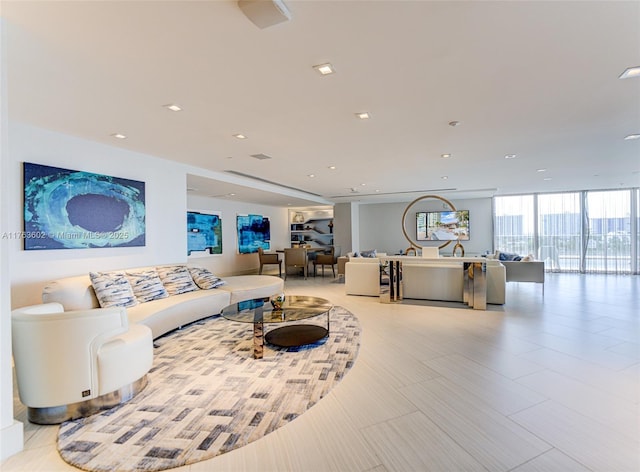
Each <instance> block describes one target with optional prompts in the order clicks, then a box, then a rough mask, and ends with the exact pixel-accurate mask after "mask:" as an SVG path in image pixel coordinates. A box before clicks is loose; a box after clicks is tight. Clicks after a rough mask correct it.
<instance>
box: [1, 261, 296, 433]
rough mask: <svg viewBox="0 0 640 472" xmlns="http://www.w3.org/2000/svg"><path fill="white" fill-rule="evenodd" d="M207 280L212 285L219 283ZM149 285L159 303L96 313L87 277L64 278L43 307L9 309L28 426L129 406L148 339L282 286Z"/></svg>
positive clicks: (272, 282) (145, 366)
mask: <svg viewBox="0 0 640 472" xmlns="http://www.w3.org/2000/svg"><path fill="white" fill-rule="evenodd" d="M167 267H168V268H171V267H172V266H163V268H165V269H166V268H167ZM176 267H177V266H176ZM153 269H154V268H152V267H142V268H136V269H127V270H123V271H113V272H114V273H124V274H127V275H129V274H140V273H145V272H146V273H149V272H153ZM187 273H188V272H187ZM94 275H95V274H94ZM210 275H212V276H213V274H210ZM213 278H214V279H215V280H216V281H218V282H216V285H217V284H218V283H219V279H217V278H215V276H213ZM194 279H195V277H194ZM147 280H148V279H147ZM94 281H95V280H94ZM156 282H157V283H155V284H153V285H152V287H153V289H157V288H158V287H159V288H160V290H161V292H162V293H161V296H162V298H158V299H154V300H151V301H143V302H140V301H139V300H131V301H130V305H133V306H105V307H101V304H100V302H99V301H98V299H99V297H98V296H96V291H95V290H94V285H93V284H92V279H91V277H90V276H89V274H87V275H80V276H75V277H63V278H60V279H57V280H54V281H51V282H49V283H48V284H47V285H46V286H45V287H44V290H43V293H42V301H43V303H42V304H40V305H33V306H29V307H22V308H18V309H15V310H13V312H12V338H13V339H12V341H13V342H12V344H13V356H14V361H15V368H16V378H17V384H18V391H19V394H20V399H21V401H22V402H23V404H24V405H26V406H27V407H28V417H29V420H30V421H32V422H34V423H41V424H55V423H60V422H62V421H66V420H68V419H73V418H79V417H82V416H87V415H90V414H93V413H95V412H96V411H99V410H102V409H105V408H110V407H113V406H115V405H117V404H119V403H123V402H125V401H127V400H129V399H131V398H132V397H133V396H134V395H135V394H137V393H138V392H139V391H140V390H142V389H143V388H144V386H145V385H146V374H147V372H148V371H149V369H150V368H151V366H152V362H153V339H155V338H157V337H159V336H162V335H163V334H165V333H167V332H169V331H172V330H174V329H176V328H179V327H181V326H184V325H186V324H188V323H191V322H194V321H197V320H200V319H202V318H206V317H208V316H212V315H215V314H218V313H220V311H221V310H222V308H224V307H225V306H227V305H229V304H232V303H236V302H239V301H244V300H249V299H252V298H261V297H269V296H271V295H274V294H276V293H282V291H283V289H284V282H283V280H282V279H280V278H279V277H274V276H269V275H242V276H233V277H226V278H225V279H224V280H223V282H224V285H221V286H218V287H217V288H210V289H202V288H198V287H197V286H196V287H195V289H194V287H190V289H189V290H190V291H187V292H185V293H179V294H172V293H173V292H171V291H169V290H167V291H166V292H165V289H164V288H163V287H164V286H167V287H168V286H169V285H168V284H167V282H166V280H162V281H161V280H159V278H157V280H156ZM160 282H162V283H160ZM192 282H193V280H192ZM194 284H195V282H194ZM202 285H203V286H205V285H204V284H202ZM99 291H100V290H99ZM131 292H132V296H133V295H134V293H133V292H134V291H133V289H132V290H131ZM99 295H100V294H99ZM156 295H157V294H156ZM149 298H152V297H149ZM103 301H104V300H103Z"/></svg>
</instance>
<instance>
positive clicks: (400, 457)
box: [0, 274, 640, 472]
mask: <svg viewBox="0 0 640 472" xmlns="http://www.w3.org/2000/svg"><path fill="white" fill-rule="evenodd" d="M286 292H287V293H290V294H308V295H316V296H322V297H325V298H328V299H330V300H331V301H332V302H333V303H334V304H335V305H341V306H344V307H345V308H347V309H349V310H350V311H352V312H353V313H355V314H356V315H357V316H358V318H359V319H360V323H361V326H362V345H361V348H360V354H359V357H358V360H357V362H356V364H355V366H354V367H353V369H352V370H351V371H350V372H349V374H348V375H347V376H346V377H345V379H344V380H343V381H342V382H341V383H340V384H339V385H338V386H337V387H336V388H335V389H334V390H332V391H331V392H330V393H329V395H328V396H327V397H325V398H324V399H323V400H322V401H321V402H319V403H318V404H317V405H315V406H314V407H313V408H311V409H310V410H309V411H308V412H306V413H305V414H304V415H302V416H301V417H300V418H298V419H296V420H295V421H293V422H292V423H290V424H289V425H287V426H285V427H283V428H281V429H279V430H277V431H275V432H274V433H272V434H270V435H268V436H266V437H264V438H262V439H260V440H259V441H256V442H255V443H252V444H250V445H248V446H246V447H243V448H241V449H238V450H236V451H232V452H230V453H228V454H224V455H222V456H220V457H217V458H214V459H212V460H209V461H205V462H201V463H198V464H193V465H191V466H186V467H182V468H180V469H174V470H176V471H190V472H204V471H305V472H306V471H310V472H316V471H317V472H324V471H340V472H342V471H348V472H354V471H370V472H385V471H386V472H391V471H435V472H446V471H452V472H458V471H475V470H477V471H490V472H494V471H496V472H499V471H514V472H555V471H558V472H566V471H598V472H637V471H640V442H639V439H640V277H638V276H635V277H631V276H604V275H588V276H585V275H576V274H549V275H548V280H547V283H546V288H545V294H544V297H543V295H542V290H541V287H540V286H538V285H535V284H524V283H522V284H509V285H508V288H507V304H506V305H505V306H491V305H490V306H489V309H488V310H487V311H477V310H471V309H468V308H465V307H463V306H461V305H457V304H442V303H426V302H405V303H403V304H393V305H385V304H380V303H378V301H377V299H376V298H370V297H355V296H346V295H344V285H342V284H340V283H335V282H334V280H333V279H332V278H331V277H325V278H321V277H317V278H316V279H313V278H309V279H307V280H304V279H302V278H296V277H289V278H288V280H287V282H286ZM16 414H17V417H18V419H20V420H21V421H25V419H24V418H25V413H24V408H22V407H21V405H20V404H19V402H16ZM56 431H57V427H55V426H51V427H41V426H36V425H31V424H29V423H25V439H26V442H25V450H24V451H23V452H21V453H19V454H17V455H15V456H13V457H11V458H9V459H8V460H6V461H4V462H3V463H2V465H1V467H0V469H1V470H2V471H3V472H10V471H23V470H24V471H26V470H28V471H60V470H77V469H75V468H73V467H71V466H69V465H67V464H66V463H64V462H63V461H62V460H61V459H60V458H59V456H58V454H57V452H56V448H55V439H56Z"/></svg>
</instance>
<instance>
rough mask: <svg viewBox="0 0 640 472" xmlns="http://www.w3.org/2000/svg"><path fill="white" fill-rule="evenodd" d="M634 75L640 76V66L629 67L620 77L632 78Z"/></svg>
mask: <svg viewBox="0 0 640 472" xmlns="http://www.w3.org/2000/svg"><path fill="white" fill-rule="evenodd" d="M634 77H640V66H635V67H629V68H628V69H626V70H625V71H624V72H623V73H622V74H620V77H618V78H619V79H632V78H634Z"/></svg>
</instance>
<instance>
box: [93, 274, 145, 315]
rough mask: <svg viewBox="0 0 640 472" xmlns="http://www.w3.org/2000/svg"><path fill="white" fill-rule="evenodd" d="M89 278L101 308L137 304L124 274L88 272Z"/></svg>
mask: <svg viewBox="0 0 640 472" xmlns="http://www.w3.org/2000/svg"><path fill="white" fill-rule="evenodd" d="M89 278H90V279H91V285H93V290H94V291H95V292H96V297H97V298H98V302H99V303H100V306H101V307H102V308H109V307H111V306H124V307H130V306H135V305H137V304H138V301H137V300H136V297H135V295H134V294H133V290H132V288H131V284H130V283H129V279H127V276H126V275H125V273H124V272H89Z"/></svg>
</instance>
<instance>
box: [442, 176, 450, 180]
mask: <svg viewBox="0 0 640 472" xmlns="http://www.w3.org/2000/svg"><path fill="white" fill-rule="evenodd" d="M440 178H441V179H442V180H447V179H448V178H449V176H448V175H443V176H442V177H440Z"/></svg>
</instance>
